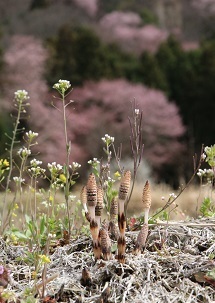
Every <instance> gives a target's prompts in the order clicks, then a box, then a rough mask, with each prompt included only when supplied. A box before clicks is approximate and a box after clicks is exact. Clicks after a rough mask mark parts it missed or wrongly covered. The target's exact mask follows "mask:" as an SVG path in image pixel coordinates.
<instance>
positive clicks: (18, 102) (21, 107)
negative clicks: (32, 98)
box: [1, 90, 29, 234]
mask: <svg viewBox="0 0 215 303" xmlns="http://www.w3.org/2000/svg"><path fill="white" fill-rule="evenodd" d="M28 99H29V96H28V93H27V92H26V91H25V90H18V91H17V92H15V107H16V108H17V117H16V121H15V123H14V130H13V134H12V137H10V136H8V138H9V139H10V140H11V143H10V149H9V164H10V168H9V172H8V176H7V182H6V187H5V194H4V197H3V210H2V215H1V234H4V232H5V229H6V227H7V225H8V219H9V217H10V211H11V207H9V210H8V214H7V216H6V218H5V215H6V210H7V206H8V205H7V198H8V192H9V186H10V181H11V175H12V171H13V151H14V145H15V143H17V141H16V136H17V133H18V132H19V131H20V129H19V124H20V118H21V114H22V113H25V106H26V105H28V104H27V103H25V101H27V100H28ZM14 202H15V201H14V199H13V201H12V204H13V203H14Z"/></svg>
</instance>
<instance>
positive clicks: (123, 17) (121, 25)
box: [97, 11, 168, 55]
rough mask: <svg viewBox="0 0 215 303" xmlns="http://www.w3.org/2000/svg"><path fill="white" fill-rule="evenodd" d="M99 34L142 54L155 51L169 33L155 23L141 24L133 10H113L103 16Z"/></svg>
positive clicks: (128, 50) (129, 50)
mask: <svg viewBox="0 0 215 303" xmlns="http://www.w3.org/2000/svg"><path fill="white" fill-rule="evenodd" d="M99 25H100V27H99V28H98V29H97V31H98V34H99V35H100V37H101V38H102V39H104V40H105V41H107V42H115V43H117V44H119V45H120V47H121V48H122V49H123V50H125V51H127V52H132V53H136V54H137V55H139V54H141V53H142V52H143V51H150V52H155V51H156V50H157V49H158V47H159V45H160V44H161V42H163V41H165V40H166V39H167V37H168V33H167V32H166V31H164V30H161V29H159V28H158V27H156V26H154V25H145V26H142V25H141V18H140V17H139V16H138V15H137V14H136V13H133V12H118V11H115V12H112V13H109V14H107V15H105V16H104V17H102V18H101V20H100V22H99Z"/></svg>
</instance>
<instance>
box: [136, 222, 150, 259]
mask: <svg viewBox="0 0 215 303" xmlns="http://www.w3.org/2000/svg"><path fill="white" fill-rule="evenodd" d="M148 231H149V227H148V224H147V223H144V224H143V226H142V228H141V230H140V232H139V234H138V236H137V241H136V245H135V249H134V253H135V254H137V255H138V254H140V253H141V251H142V250H143V249H144V248H145V245H146V239H147V236H148Z"/></svg>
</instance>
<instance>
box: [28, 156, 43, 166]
mask: <svg viewBox="0 0 215 303" xmlns="http://www.w3.org/2000/svg"><path fill="white" fill-rule="evenodd" d="M42 163H43V162H42V161H39V160H37V159H35V158H34V159H33V160H31V161H30V164H31V166H33V167H37V166H39V165H41V164H42Z"/></svg>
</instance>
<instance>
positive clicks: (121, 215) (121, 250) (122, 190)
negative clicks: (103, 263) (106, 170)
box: [117, 170, 131, 263]
mask: <svg viewBox="0 0 215 303" xmlns="http://www.w3.org/2000/svg"><path fill="white" fill-rule="evenodd" d="M130 183H131V172H130V171H129V170H127V171H125V173H124V174H123V176H122V178H121V182H120V187H119V198H118V199H119V204H118V226H119V231H120V235H119V238H118V240H117V244H118V261H119V262H120V263H125V247H126V242H125V229H126V218H125V202H126V199H127V197H128V192H129V189H130Z"/></svg>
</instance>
